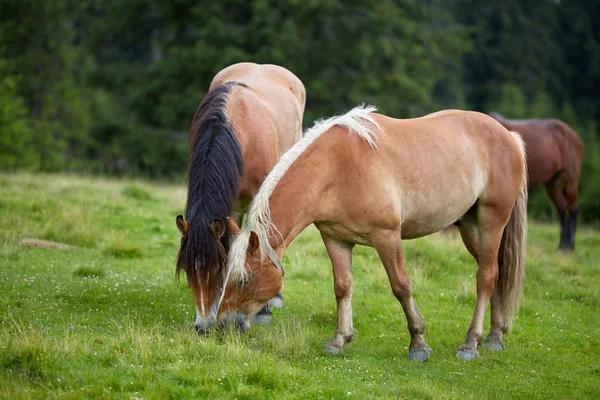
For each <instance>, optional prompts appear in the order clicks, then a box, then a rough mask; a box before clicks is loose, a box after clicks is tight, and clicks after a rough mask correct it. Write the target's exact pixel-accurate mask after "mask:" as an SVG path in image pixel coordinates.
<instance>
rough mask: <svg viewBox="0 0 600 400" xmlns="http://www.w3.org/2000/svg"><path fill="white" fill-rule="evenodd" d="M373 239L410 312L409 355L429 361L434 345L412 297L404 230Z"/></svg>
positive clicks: (396, 291)
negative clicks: (405, 258)
mask: <svg viewBox="0 0 600 400" xmlns="http://www.w3.org/2000/svg"><path fill="white" fill-rule="evenodd" d="M372 241H373V245H374V247H375V249H376V250H377V253H378V254H379V258H381V262H382V263H383V266H384V267H385V271H386V272H387V275H388V278H389V280H390V285H391V287H392V292H393V293H394V295H395V296H396V298H397V299H398V301H400V304H401V305H402V309H403V310H404V314H405V315H406V320H407V322H408V330H409V332H410V348H409V350H408V358H409V359H410V360H415V361H427V360H428V359H429V356H430V354H431V348H430V347H429V346H428V345H427V343H426V342H425V323H424V322H423V318H421V315H420V314H419V310H417V306H416V304H415V301H414V300H413V297H412V292H411V289H410V282H409V280H408V274H407V273H406V268H405V265H404V254H403V250H402V240H401V236H400V232H386V233H385V234H384V235H380V237H377V238H373V239H372Z"/></svg>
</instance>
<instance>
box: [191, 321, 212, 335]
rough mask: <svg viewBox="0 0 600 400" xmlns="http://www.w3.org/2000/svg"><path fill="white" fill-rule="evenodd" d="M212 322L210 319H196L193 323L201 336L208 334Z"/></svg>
mask: <svg viewBox="0 0 600 400" xmlns="http://www.w3.org/2000/svg"><path fill="white" fill-rule="evenodd" d="M212 326H213V324H212V322H210V321H196V323H195V324H194V328H196V332H198V334H199V335H202V336H208V334H209V333H210V331H211V328H212Z"/></svg>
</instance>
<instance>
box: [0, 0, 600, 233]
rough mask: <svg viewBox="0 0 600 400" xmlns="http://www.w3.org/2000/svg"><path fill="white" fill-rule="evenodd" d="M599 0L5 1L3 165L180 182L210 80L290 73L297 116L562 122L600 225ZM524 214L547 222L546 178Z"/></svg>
mask: <svg viewBox="0 0 600 400" xmlns="http://www.w3.org/2000/svg"><path fill="white" fill-rule="evenodd" d="M598 15H600V0H581V1H568V0H562V1H561V0H527V1H523V0H503V1H498V0H479V1H475V0H447V1H441V0H426V1H413V0H395V1H392V0H361V1H341V0H280V1H274V0H255V1H247V0H222V1H206V0H201V1H197V0H173V1H160V0H128V1H122V0H53V1H43V0H1V1H0V169H2V170H5V171H17V170H29V171H33V172H69V173H77V174H100V175H105V176H134V177H144V178H149V179H161V180H176V181H178V182H182V181H183V179H184V177H185V173H186V168H187V161H188V156H187V138H188V129H189V125H190V122H191V119H192V116H193V115H194V111H195V110H196V108H197V107H198V104H199V103H200V101H201V100H202V98H203V97H204V95H205V94H206V91H207V89H208V86H209V84H210V81H211V79H212V77H213V76H214V75H215V74H216V73H217V72H218V71H219V70H220V69H222V68H224V67H225V66H227V65H230V64H233V63H236V62H240V61H253V62H257V63H273V64H279V65H282V66H284V67H286V68H288V69H289V70H291V71H292V72H294V73H295V74H296V75H297V76H298V77H299V78H300V79H301V80H302V81H303V82H304V84H305V86H306V91H307V104H306V113H305V117H304V126H305V127H308V126H310V124H311V123H312V122H313V121H314V120H315V119H318V118H321V117H327V116H330V115H333V114H336V113H340V112H342V111H345V110H347V109H349V108H351V107H353V106H355V105H356V104H358V103H363V102H364V103H371V104H375V105H377V106H378V108H379V109H380V110H381V112H383V113H385V114H388V115H390V116H394V117H397V118H411V117H418V116H422V115H425V114H427V113H430V112H433V111H437V110H440V109H446V108H458V109H470V110H477V111H481V112H492V111H496V112H500V113H502V114H504V115H505V116H507V117H509V118H512V119H528V118H558V119H562V120H563V121H565V122H566V123H568V124H569V125H570V126H571V127H573V128H574V129H575V130H576V131H577V133H578V134H579V136H580V137H581V139H582V140H583V142H584V161H583V172H582V179H581V182H580V207H581V218H582V219H583V221H584V222H587V223H591V224H594V225H596V226H598V225H599V224H600V179H599V178H598V176H599V174H600V24H598V23H597V20H595V19H596V18H597V16H598ZM530 210H531V213H532V215H533V216H535V217H537V218H540V219H549V218H554V210H553V208H552V206H551V204H550V202H549V200H548V199H547V196H546V195H545V193H544V192H543V188H537V189H534V190H532V194H531V202H530Z"/></svg>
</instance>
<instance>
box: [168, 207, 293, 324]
mask: <svg viewBox="0 0 600 400" xmlns="http://www.w3.org/2000/svg"><path fill="white" fill-rule="evenodd" d="M226 222H227V225H225V224H224V223H223V221H221V220H214V221H213V222H212V224H210V232H211V234H212V239H213V242H214V243H209V244H207V247H210V245H211V244H214V245H215V246H216V248H217V250H218V254H219V261H218V262H217V263H213V265H211V266H210V267H208V268H207V267H203V268H196V267H194V265H193V264H192V265H191V267H193V268H191V267H190V265H189V264H190V263H188V260H196V258H195V257H187V256H186V254H188V252H187V250H188V249H184V247H186V246H190V245H192V244H193V238H191V237H188V235H190V232H191V231H193V229H194V228H193V227H190V224H189V222H187V221H184V219H183V217H182V216H178V217H177V227H178V228H179V230H180V232H181V234H182V241H181V249H180V252H179V259H178V264H177V267H178V270H179V269H180V268H181V269H184V270H185V271H186V273H187V277H188V283H189V285H190V287H191V288H192V293H193V295H194V301H195V303H196V323H195V326H196V329H197V330H198V332H199V333H204V334H205V333H207V332H208V331H209V330H210V329H211V328H212V327H214V326H215V325H224V324H225V323H227V322H229V321H233V322H235V323H236V324H237V325H238V326H239V327H240V328H241V329H242V331H245V330H246V329H247V328H248V327H249V324H248V317H252V316H254V314H256V313H257V312H258V311H259V310H260V309H261V307H262V306H263V305H264V304H266V303H267V302H268V301H269V300H270V299H271V298H273V297H274V296H275V295H276V294H277V292H278V291H279V289H280V288H281V283H282V280H281V273H280V272H279V270H278V269H277V268H274V267H273V263H271V264H270V265H269V263H267V262H266V263H265V265H263V264H262V263H261V257H260V254H259V245H260V243H259V239H258V236H257V235H256V233H254V232H251V233H249V234H246V233H245V232H244V233H243V234H240V229H239V227H238V226H237V224H236V223H235V221H233V220H232V219H231V218H227V221H226ZM190 228H191V229H190ZM238 234H239V235H238ZM233 235H237V236H244V235H247V246H246V249H245V256H246V260H245V261H246V264H245V265H243V264H242V268H243V269H244V270H243V271H240V270H236V271H234V273H233V274H232V273H231V272H232V271H230V270H229V269H228V268H227V266H226V265H225V264H226V263H225V257H226V254H227V253H226V250H227V249H228V248H229V239H230V238H231V237H232V236H233ZM234 238H236V239H239V238H237V237H234ZM207 247H204V248H201V249H202V250H203V252H205V253H206V252H207V251H206V249H207ZM200 260H203V259H200ZM204 260H206V258H204ZM243 262H244V260H242V263H243Z"/></svg>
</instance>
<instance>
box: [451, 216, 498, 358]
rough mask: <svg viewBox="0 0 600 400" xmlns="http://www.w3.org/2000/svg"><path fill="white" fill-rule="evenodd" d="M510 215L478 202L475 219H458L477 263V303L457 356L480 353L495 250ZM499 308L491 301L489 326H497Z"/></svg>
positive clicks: (495, 268)
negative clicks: (490, 321) (475, 220)
mask: <svg viewBox="0 0 600 400" xmlns="http://www.w3.org/2000/svg"><path fill="white" fill-rule="evenodd" d="M509 216H510V211H509V212H508V213H506V212H502V211H501V208H498V207H492V206H485V205H480V206H479V207H477V223H476V224H475V223H474V221H473V222H472V223H470V224H469V223H464V222H462V221H461V225H462V226H461V230H460V232H461V236H462V238H463V241H464V242H465V246H466V247H467V249H468V250H469V252H470V253H471V254H472V255H473V257H475V259H476V260H477V262H478V264H479V268H478V270H477V303H476V305H475V312H474V314H473V320H472V321H471V326H470V327H469V330H468V331H467V336H466V338H465V341H464V343H463V344H462V345H461V346H460V348H459V350H458V353H457V354H456V356H457V357H459V358H462V359H465V360H470V359H473V358H476V357H477V356H478V355H479V353H478V351H477V345H478V344H479V343H480V342H481V339H482V337H483V320H484V317H485V310H486V308H487V304H488V302H489V301H490V299H491V298H492V294H493V293H494V286H495V282H496V279H497V277H498V250H499V248H500V242H501V240H502V234H503V232H504V227H505V226H506V222H507V221H508V218H509ZM501 317H502V316H501V314H500V308H499V307H497V303H496V306H494V302H492V328H493V329H494V326H498V327H499V326H500V325H501V323H502V321H501Z"/></svg>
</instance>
